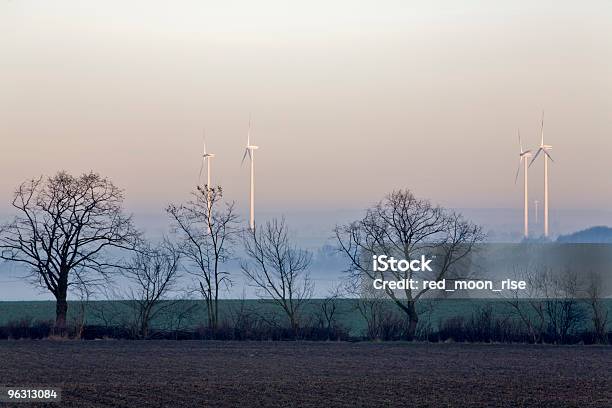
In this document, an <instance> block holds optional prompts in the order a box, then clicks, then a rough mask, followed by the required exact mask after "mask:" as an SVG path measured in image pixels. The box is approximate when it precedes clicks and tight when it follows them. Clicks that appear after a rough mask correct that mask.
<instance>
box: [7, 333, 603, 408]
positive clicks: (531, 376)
mask: <svg viewBox="0 0 612 408" xmlns="http://www.w3.org/2000/svg"><path fill="white" fill-rule="evenodd" d="M0 385H4V386H19V387H24V386H34V385H35V386H56V387H61V388H62V389H63V395H62V397H63V401H62V403H61V404H48V406H55V407H57V406H65V407H126V408H128V407H129V408H134V407H196V406H197V407H209V406H210V407H237V406H242V407H269V406H272V407H274V406H300V407H355V406H357V407H392V406H410V407H612V348H610V347H597V346H559V347H556V346H537V345H535V346H529V345H491V344H481V345H478V344H476V345H475V344H420V343H416V344H413V343H324V342H321V343H307V342H205V341H131V342H130V341H91V342H86V341H51V340H43V341H2V342H0ZM44 405H45V404H41V403H39V404H36V405H32V406H38V407H40V406H44ZM15 406H17V407H25V406H27V404H23V403H21V404H18V405H17V404H16V405H15Z"/></svg>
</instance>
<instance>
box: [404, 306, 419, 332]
mask: <svg viewBox="0 0 612 408" xmlns="http://www.w3.org/2000/svg"><path fill="white" fill-rule="evenodd" d="M406 314H407V315H408V331H407V333H406V337H407V340H413V339H414V335H415V334H416V329H417V324H418V323H419V315H418V313H417V311H416V304H415V302H414V301H410V302H408V305H407V307H406Z"/></svg>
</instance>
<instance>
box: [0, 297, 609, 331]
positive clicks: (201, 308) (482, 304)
mask: <svg viewBox="0 0 612 408" xmlns="http://www.w3.org/2000/svg"><path fill="white" fill-rule="evenodd" d="M605 302H606V303H607V306H608V310H610V314H611V315H612V299H607V300H605ZM321 303H322V300H318V299H313V300H310V301H309V303H308V304H307V305H306V307H305V309H304V318H303V322H305V324H309V323H314V322H315V321H316V318H317V315H318V314H319V313H320V310H321ZM356 305H357V300H355V299H341V300H339V301H338V312H337V315H336V316H337V321H338V322H339V323H340V324H341V325H342V326H343V327H345V328H346V329H348V331H349V332H350V334H351V335H361V334H362V333H363V331H364V329H365V327H366V322H365V320H364V318H363V317H362V316H361V314H360V313H359V311H358V310H357V308H356ZM386 308H388V310H389V311H396V312H397V310H398V309H397V308H396V307H395V306H394V304H393V303H392V302H390V301H389V302H387V303H386ZM581 308H582V309H583V311H584V317H583V319H582V322H581V325H580V326H582V327H589V326H590V318H589V310H588V308H587V306H586V304H583V305H581ZM488 309H490V310H491V311H492V312H493V316H494V317H496V318H506V317H512V316H513V314H512V309H511V307H510V306H509V305H508V304H507V303H506V302H504V301H502V300H487V299H439V300H428V301H424V302H421V304H420V313H421V317H420V321H421V323H424V324H427V323H429V324H430V325H431V327H432V328H437V327H438V325H439V323H440V322H443V321H445V320H446V319H449V318H454V317H457V316H460V317H464V318H466V319H469V318H470V317H472V316H473V315H475V314H477V313H479V312H480V311H482V310H488ZM132 310H133V309H132V307H131V305H130V303H129V302H121V301H91V302H87V303H82V302H78V301H75V302H69V309H68V311H69V312H68V321H69V322H75V321H77V320H79V319H80V316H82V315H84V316H85V322H86V324H89V325H121V324H126V323H129V322H130V319H131V316H132V314H133V311H132ZM186 310H188V311H189V312H188V313H185V311H186ZM241 312H242V313H248V314H251V315H252V316H264V317H265V318H266V319H268V320H275V321H277V322H278V323H280V324H283V323H284V320H283V319H284V317H283V315H282V314H281V312H280V309H279V308H278V307H277V306H275V305H273V304H271V303H269V302H267V301H262V300H221V301H220V314H221V319H220V320H221V321H227V322H228V323H230V324H231V322H232V321H233V319H235V318H236V316H237V315H239V314H240V313H241ZM54 318H55V303H54V302H52V301H23V302H0V326H2V325H7V324H9V323H11V322H17V321H23V320H26V321H30V322H36V321H51V320H53V319H54ZM205 324H206V307H205V304H204V302H203V301H199V300H182V301H180V302H178V303H177V304H175V305H173V306H172V307H171V308H169V309H168V310H167V312H166V313H163V314H161V315H160V316H158V318H157V319H156V320H155V321H154V322H153V326H154V327H157V328H162V329H193V328H197V327H201V326H204V325H205Z"/></svg>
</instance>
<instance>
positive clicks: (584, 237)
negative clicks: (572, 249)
mask: <svg viewBox="0 0 612 408" xmlns="http://www.w3.org/2000/svg"><path fill="white" fill-rule="evenodd" d="M557 242H562V243H573V244H612V228H609V227H604V226H598V227H591V228H587V229H585V230H582V231H577V232H574V233H572V234H568V235H560V236H559V238H557Z"/></svg>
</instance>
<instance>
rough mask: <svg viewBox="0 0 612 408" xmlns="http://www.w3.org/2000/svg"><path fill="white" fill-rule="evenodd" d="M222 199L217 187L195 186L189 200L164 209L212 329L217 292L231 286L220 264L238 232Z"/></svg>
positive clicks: (232, 214) (216, 319)
mask: <svg viewBox="0 0 612 408" xmlns="http://www.w3.org/2000/svg"><path fill="white" fill-rule="evenodd" d="M222 199H223V191H222V189H221V187H209V186H204V187H198V188H197V190H196V191H195V192H194V193H193V199H192V200H191V201H189V202H187V203H186V204H183V205H179V206H176V205H170V206H168V208H167V209H166V211H167V212H168V214H169V215H170V217H171V218H172V220H173V222H174V232H175V233H176V234H177V236H178V238H179V242H180V243H179V250H180V252H181V255H182V256H183V257H184V259H185V260H186V261H187V263H188V264H187V266H188V270H189V271H190V273H192V274H193V275H195V276H196V277H197V279H198V286H199V290H200V293H201V295H202V296H203V297H204V300H205V302H206V309H207V314H208V316H207V317H208V327H209V328H210V329H212V330H215V329H216V328H217V326H218V323H219V295H220V292H221V290H222V289H223V287H224V286H225V287H229V286H230V285H231V280H230V277H229V273H228V272H227V271H225V270H224V269H223V264H224V263H225V262H227V261H228V260H229V258H230V257H231V256H232V249H233V243H234V241H235V238H236V237H237V235H238V233H239V228H238V216H237V215H236V214H235V212H234V203H233V202H231V203H223V202H222Z"/></svg>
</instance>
